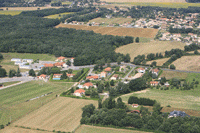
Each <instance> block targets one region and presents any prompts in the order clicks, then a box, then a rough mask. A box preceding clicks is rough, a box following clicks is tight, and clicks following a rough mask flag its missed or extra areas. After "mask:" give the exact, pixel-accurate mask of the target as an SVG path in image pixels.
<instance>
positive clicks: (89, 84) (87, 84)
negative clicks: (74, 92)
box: [83, 82, 93, 89]
mask: <svg viewBox="0 0 200 133" xmlns="http://www.w3.org/2000/svg"><path fill="white" fill-rule="evenodd" d="M90 87H93V84H92V83H91V82H87V83H85V84H84V85H83V88H86V89H89V88H90Z"/></svg>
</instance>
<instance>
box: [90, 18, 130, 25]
mask: <svg viewBox="0 0 200 133" xmlns="http://www.w3.org/2000/svg"><path fill="white" fill-rule="evenodd" d="M132 20H133V19H132V18H111V19H108V18H95V19H92V20H90V21H89V22H90V23H92V22H96V23H103V22H104V23H105V24H115V23H117V24H123V23H127V22H132Z"/></svg>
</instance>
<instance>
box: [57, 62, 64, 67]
mask: <svg viewBox="0 0 200 133" xmlns="http://www.w3.org/2000/svg"><path fill="white" fill-rule="evenodd" d="M65 64H66V63H65V62H57V63H54V66H57V67H64V66H66V65H65Z"/></svg>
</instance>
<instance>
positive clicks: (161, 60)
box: [146, 58, 169, 66]
mask: <svg viewBox="0 0 200 133" xmlns="http://www.w3.org/2000/svg"><path fill="white" fill-rule="evenodd" d="M168 60H169V58H163V59H158V60H152V61H147V63H146V64H148V65H151V63H152V62H154V61H155V62H157V64H156V65H157V66H162V65H163V64H164V63H165V62H166V61H168Z"/></svg>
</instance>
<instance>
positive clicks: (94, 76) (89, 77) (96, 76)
mask: <svg viewBox="0 0 200 133" xmlns="http://www.w3.org/2000/svg"><path fill="white" fill-rule="evenodd" d="M86 79H89V80H97V79H99V76H98V75H93V76H87V77H86Z"/></svg>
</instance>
